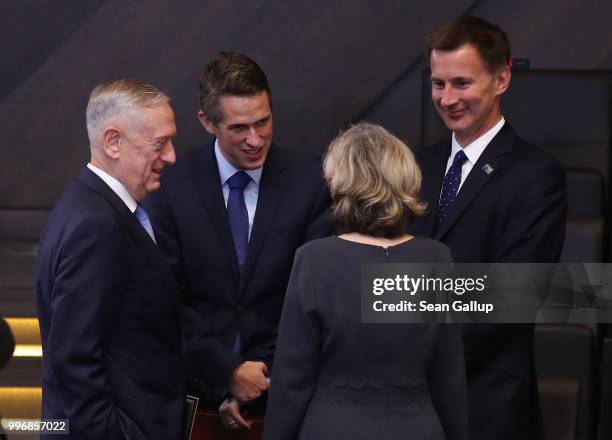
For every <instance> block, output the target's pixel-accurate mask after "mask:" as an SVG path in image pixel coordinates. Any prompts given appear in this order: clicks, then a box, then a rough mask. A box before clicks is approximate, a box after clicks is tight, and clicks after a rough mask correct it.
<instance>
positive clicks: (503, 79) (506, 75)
mask: <svg viewBox="0 0 612 440" xmlns="http://www.w3.org/2000/svg"><path fill="white" fill-rule="evenodd" d="M511 77H512V73H511V71H510V67H508V66H505V67H503V68H502V69H500V70H499V72H497V74H496V75H495V83H496V85H495V94H496V95H498V96H499V95H502V94H503V93H504V92H505V91H506V90H508V87H509V86H510V78H511Z"/></svg>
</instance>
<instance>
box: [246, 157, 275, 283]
mask: <svg viewBox="0 0 612 440" xmlns="http://www.w3.org/2000/svg"><path fill="white" fill-rule="evenodd" d="M277 148H278V147H276V146H274V145H272V147H271V148H270V152H269V153H268V157H267V158H266V164H265V165H264V167H263V173H262V175H261V181H260V183H259V195H258V197H257V209H256V210H255V219H254V220H253V229H252V230H251V237H250V239H249V247H248V250H247V256H246V260H245V262H244V268H243V274H242V277H241V279H240V290H241V291H242V289H243V288H244V286H245V285H246V283H247V281H248V279H249V277H250V275H251V272H252V271H253V267H254V266H255V262H256V260H257V257H258V255H259V252H260V250H261V247H262V245H263V243H264V241H265V238H266V235H267V234H268V230H269V229H270V226H271V224H272V221H273V220H274V217H275V215H276V212H277V210H278V207H279V205H280V203H279V202H280V200H281V196H282V193H283V185H282V183H283V176H284V171H285V166H284V164H283V162H282V160H280V158H279V152H278V151H277Z"/></svg>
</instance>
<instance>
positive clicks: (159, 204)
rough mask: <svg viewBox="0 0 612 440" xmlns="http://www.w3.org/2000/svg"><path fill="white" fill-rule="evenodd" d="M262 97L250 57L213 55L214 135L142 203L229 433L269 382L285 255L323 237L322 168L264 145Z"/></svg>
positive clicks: (266, 116)
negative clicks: (242, 407)
mask: <svg viewBox="0 0 612 440" xmlns="http://www.w3.org/2000/svg"><path fill="white" fill-rule="evenodd" d="M270 99H271V90H270V86H269V85H268V80H267V78H266V75H265V74H264V72H263V71H262V69H261V68H260V67H259V65H257V63H255V62H254V61H253V60H251V59H250V58H248V57H247V56H245V55H241V54H236V53H225V52H221V53H219V54H218V55H217V56H216V57H215V58H214V59H213V60H212V61H211V62H210V63H209V64H208V66H207V67H206V69H205V71H204V73H203V74H202V77H201V79H200V112H199V113H198V117H199V119H200V122H201V124H202V126H203V127H204V128H205V129H206V131H207V132H209V133H210V134H212V135H213V136H214V137H215V139H214V140H213V141H212V142H211V143H209V144H208V145H205V146H203V147H201V148H197V149H195V150H194V151H192V152H190V153H189V154H187V155H185V156H183V157H181V158H180V160H179V164H178V165H177V166H176V167H174V168H173V169H172V170H170V172H168V173H167V174H166V175H165V176H164V179H163V189H162V190H161V191H159V192H157V193H155V194H152V196H151V197H150V198H149V199H148V200H147V202H148V205H147V206H149V207H150V211H151V213H152V218H153V225H154V228H155V231H156V234H157V236H158V238H159V243H160V247H161V249H162V250H163V251H164V252H165V253H166V256H167V258H168V260H169V261H170V263H171V265H172V268H173V270H174V273H175V275H176V278H177V280H178V281H179V284H180V285H181V287H182V288H183V294H184V304H185V315H186V316H185V330H186V331H185V336H186V341H187V353H188V356H189V360H190V367H191V368H192V371H191V373H192V375H193V376H194V377H195V379H196V381H195V383H196V384H197V386H198V388H199V392H200V395H201V396H202V397H203V398H204V400H206V403H207V404H208V405H209V406H211V405H214V406H215V407H216V406H217V405H218V404H219V402H221V400H222V399H223V398H224V397H226V396H232V398H230V399H229V400H227V401H225V402H224V404H223V406H222V408H221V409H222V410H223V411H222V419H223V421H224V422H225V423H226V426H227V427H229V428H232V427H238V426H243V427H248V424H247V423H246V421H245V420H244V419H243V418H242V417H241V416H240V414H239V413H237V411H236V407H237V403H247V402H254V401H255V400H256V399H257V398H258V397H259V396H261V395H262V393H264V392H265V390H266V389H267V388H268V382H267V376H269V374H270V366H271V363H272V357H273V351H274V345H275V331H276V327H277V325H278V321H279V319H280V313H281V307H282V303H283V298H284V294H285V289H286V286H287V282H288V278H289V274H290V270H291V265H292V262H293V255H294V252H295V250H296V249H297V248H298V247H299V246H300V245H301V244H303V243H305V242H306V241H309V240H312V239H314V238H318V237H322V236H325V235H329V234H330V230H329V227H328V225H327V221H326V219H325V213H326V210H327V207H328V205H329V203H330V198H329V193H328V191H327V188H326V186H325V183H324V180H323V177H322V171H321V167H320V165H319V164H318V162H317V161H315V160H314V159H310V158H307V157H302V156H301V155H298V154H297V153H295V152H290V151H287V150H283V149H281V148H279V147H278V146H276V145H274V144H273V143H272V131H273V124H272V122H273V121H272V109H271V102H270ZM228 391H229V394H228ZM228 402H229V403H231V404H232V406H231V409H232V411H231V413H228V412H227V410H228V406H227V404H228Z"/></svg>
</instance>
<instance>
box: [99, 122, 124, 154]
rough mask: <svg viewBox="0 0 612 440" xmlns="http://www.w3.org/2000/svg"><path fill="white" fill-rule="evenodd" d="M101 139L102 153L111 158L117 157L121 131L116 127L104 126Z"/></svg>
mask: <svg viewBox="0 0 612 440" xmlns="http://www.w3.org/2000/svg"><path fill="white" fill-rule="evenodd" d="M102 140H103V142H104V144H103V150H104V154H105V155H106V156H108V157H110V158H111V159H115V160H116V159H119V153H120V150H121V147H120V141H121V131H120V130H119V129H118V128H116V127H112V126H110V127H106V129H105V130H104V134H103V137H102Z"/></svg>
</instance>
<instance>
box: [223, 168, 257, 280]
mask: <svg viewBox="0 0 612 440" xmlns="http://www.w3.org/2000/svg"><path fill="white" fill-rule="evenodd" d="M250 181H251V178H250V177H249V175H248V174H247V173H245V172H244V171H238V172H237V173H236V174H234V175H233V176H232V177H230V178H229V179H227V185H228V186H229V189H230V192H229V197H228V198H227V215H228V217H229V223H230V228H231V229H232V238H233V239H234V249H236V256H237V257H238V265H239V266H240V268H241V269H242V265H243V263H244V260H245V258H246V253H247V247H248V245H249V214H248V212H247V207H246V203H245V202H244V189H245V188H246V186H247V185H248V184H249V182H250Z"/></svg>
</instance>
